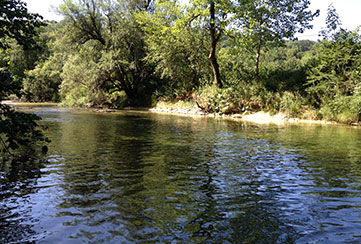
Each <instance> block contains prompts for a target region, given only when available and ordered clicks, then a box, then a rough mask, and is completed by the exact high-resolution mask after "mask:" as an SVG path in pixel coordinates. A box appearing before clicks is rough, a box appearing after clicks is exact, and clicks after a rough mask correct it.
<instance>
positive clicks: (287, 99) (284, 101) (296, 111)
mask: <svg viewBox="0 0 361 244" xmlns="http://www.w3.org/2000/svg"><path fill="white" fill-rule="evenodd" d="M280 110H281V111H282V112H286V113H287V114H289V115H290V116H291V117H300V114H302V113H303V107H302V98H301V97H299V96H295V95H294V94H293V93H291V92H285V93H283V95H282V97H281V102H280Z"/></svg>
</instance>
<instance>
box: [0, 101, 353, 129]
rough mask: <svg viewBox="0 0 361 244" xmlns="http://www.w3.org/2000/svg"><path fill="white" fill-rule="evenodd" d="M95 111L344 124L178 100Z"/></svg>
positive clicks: (5, 102) (94, 109) (267, 122)
mask: <svg viewBox="0 0 361 244" xmlns="http://www.w3.org/2000/svg"><path fill="white" fill-rule="evenodd" d="M1 103H4V104H8V105H11V106H20V107H21V106H31V105H34V104H36V105H37V106H57V105H58V104H57V103H48V102H44V103H30V102H19V101H14V100H4V101H2V102H1ZM91 110H93V111H94V112H98V113H113V112H119V111H131V110H132V111H148V112H151V113H158V114H171V115H180V116H194V117H211V118H217V119H229V120H235V121H246V122H252V123H257V124H287V123H289V124H296V123H299V124H327V125H336V124H338V125H342V124H341V123H337V122H334V121H326V120H313V119H300V118H291V117H289V116H288V115H287V114H285V113H277V114H271V113H269V112H263V111H259V112H254V113H249V112H247V113H243V114H241V113H235V114H216V113H206V112H204V111H202V109H200V108H198V107H197V105H194V104H193V103H187V102H182V101H179V102H176V103H167V102H158V103H157V105H156V106H155V107H153V108H133V107H127V108H124V109H109V108H91ZM351 125H353V126H360V124H359V123H354V124H351Z"/></svg>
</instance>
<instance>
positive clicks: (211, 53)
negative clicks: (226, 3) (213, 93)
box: [208, 1, 223, 88]
mask: <svg viewBox="0 0 361 244" xmlns="http://www.w3.org/2000/svg"><path fill="white" fill-rule="evenodd" d="M214 5H215V4H214V1H211V6H210V29H209V30H210V34H211V49H210V51H209V56H208V59H209V61H210V63H211V65H212V69H213V75H214V84H215V85H216V86H217V87H218V88H222V87H223V84H222V81H221V75H220V73H219V65H218V62H217V58H216V48H217V42H218V39H219V36H218V37H217V36H216V18H215V6H214Z"/></svg>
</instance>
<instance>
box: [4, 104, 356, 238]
mask: <svg viewBox="0 0 361 244" xmlns="http://www.w3.org/2000/svg"><path fill="white" fill-rule="evenodd" d="M32 111H33V112H35V113H37V114H39V115H40V116H41V117H43V119H44V120H43V122H42V124H44V125H46V126H47V127H48V131H47V135H48V137H49V138H50V139H51V140H52V142H51V143H50V145H49V152H48V163H46V165H45V167H43V168H41V169H34V170H32V171H30V172H28V173H27V174H25V175H24V174H22V175H21V176H20V175H19V176H18V177H16V174H15V177H11V178H6V177H5V178H4V177H3V178H1V179H0V180H1V188H0V242H1V243H24V242H25V243H26V242H30V243H31V242H34V243H358V242H360V241H361V231H360V230H361V209H360V202H361V147H360V145H361V129H359V128H355V127H348V126H321V125H312V126H307V125H302V126H295V125H288V126H272V125H269V126H267V125H262V126H258V125H255V124H250V123H241V122H232V121H219V120H214V119H209V118H208V119H207V118H188V117H179V116H170V115H156V114H150V113H139V112H119V113H110V114H106V113H93V112H84V111H68V110H65V109H57V108H55V107H41V108H40V107H35V108H33V109H32Z"/></svg>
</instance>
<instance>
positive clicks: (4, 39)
mask: <svg viewBox="0 0 361 244" xmlns="http://www.w3.org/2000/svg"><path fill="white" fill-rule="evenodd" d="M0 23H1V25H0V102H1V101H2V100H3V99H4V98H5V97H6V96H8V95H11V94H18V95H19V94H21V91H20V89H21V85H22V82H23V80H24V79H25V78H26V72H25V71H26V70H27V69H31V68H33V67H34V65H35V64H34V62H35V61H36V60H38V56H37V55H36V51H39V50H40V49H41V47H40V46H38V45H37V43H36V40H35V39H34V38H33V37H34V35H35V34H36V30H37V28H39V27H40V26H42V25H43V22H42V21H41V17H40V16H39V15H37V14H30V13H28V11H27V9H26V5H25V4H24V3H23V2H21V1H18V0H2V1H1V2H0ZM39 119H40V118H39V117H38V116H36V115H34V114H26V113H22V112H17V111H15V110H14V109H12V108H11V107H10V106H8V105H5V104H1V103H0V150H1V151H0V160H1V161H0V171H2V169H3V166H4V165H5V162H6V161H7V160H9V159H11V160H12V163H14V164H16V163H18V162H19V161H20V162H23V161H28V160H29V159H30V158H31V157H32V156H33V153H34V148H33V147H32V146H33V145H34V144H35V143H36V142H37V141H39V140H40V141H44V140H45V138H44V137H43V135H42V132H41V130H40V129H39V126H38V124H37V121H38V120H39Z"/></svg>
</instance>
